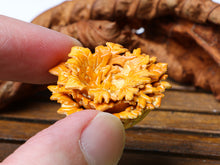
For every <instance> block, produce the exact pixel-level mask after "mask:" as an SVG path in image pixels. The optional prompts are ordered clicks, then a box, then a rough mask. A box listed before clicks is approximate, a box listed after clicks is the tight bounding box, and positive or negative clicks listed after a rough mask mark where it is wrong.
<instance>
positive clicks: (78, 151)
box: [0, 16, 125, 165]
mask: <svg viewBox="0 0 220 165" xmlns="http://www.w3.org/2000/svg"><path fill="white" fill-rule="evenodd" d="M74 45H80V43H79V42H78V41H77V40H75V39H73V38H71V37H68V36H66V35H63V34H61V33H58V32H55V31H52V30H49V29H46V28H43V27H40V26H37V25H33V24H29V23H25V22H22V21H18V20H15V19H12V18H8V17H5V16H0V59H1V60H0V66H1V69H0V80H14V81H22V82H28V83H39V84H40V83H49V82H53V81H54V80H55V79H56V78H55V77H53V76H52V75H50V74H49V73H48V70H49V69H50V68H52V67H53V66H55V65H57V64H58V63H60V62H61V61H64V60H66V59H67V56H66V55H67V54H68V52H69V51H70V48H71V47H72V46H74ZM124 137H125V135H124V128H123V126H122V124H121V122H120V120H119V119H118V118H116V117H115V116H113V115H111V114H108V113H104V112H99V111H96V110H85V111H81V112H77V113H74V114H72V115H70V116H68V117H66V118H64V119H62V120H60V121H58V122H56V123H55V124H53V125H52V126H50V127H48V128H47V129H45V130H43V131H41V132H39V133H38V134H36V135H35V136H34V137H32V138H30V139H29V140H28V141H27V142H26V143H25V144H23V145H22V146H20V147H19V148H18V149H17V150H16V151H15V152H14V153H12V154H11V155H10V156H9V157H8V158H6V159H5V160H4V161H3V162H2V165H10V164H13V165H20V164H21V165H26V164H27V165H29V164H31V165H34V164H37V165H50V164H53V165H59V164H62V165H69V164H71V165H72V164H77V165H81V164H92V165H99V164H100V165H113V164H117V162H118V161H119V159H120V156H121V154H122V151H123V148H124V140H125V138H124ZM0 164H1V163H0Z"/></svg>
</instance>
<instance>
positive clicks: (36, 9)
mask: <svg viewBox="0 0 220 165" xmlns="http://www.w3.org/2000/svg"><path fill="white" fill-rule="evenodd" d="M64 1H65V0H19V1H18V0H7V1H6V0H1V1H0V14H1V15H6V16H9V17H13V18H17V19H20V20H23V21H26V22H31V21H32V20H33V18H35V17H36V16H37V15H39V14H40V13H42V12H44V11H45V10H47V9H49V8H51V7H53V6H56V5H58V4H59V3H61V2H64Z"/></svg>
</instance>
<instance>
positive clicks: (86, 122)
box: [3, 110, 125, 165]
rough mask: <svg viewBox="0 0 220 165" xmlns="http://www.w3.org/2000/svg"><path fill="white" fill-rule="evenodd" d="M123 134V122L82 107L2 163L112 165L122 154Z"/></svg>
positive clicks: (36, 136) (32, 139) (40, 133)
mask: <svg viewBox="0 0 220 165" xmlns="http://www.w3.org/2000/svg"><path fill="white" fill-rule="evenodd" d="M124 136H125V134H124V128H123V125H122V124H121V122H120V120H119V119H117V118H116V117H115V116H113V115H111V114H109V113H104V112H98V111H95V110H84V111H81V112H77V113H74V114H72V115H70V116H68V117H66V118H64V119H62V120H60V121H58V122H56V123H55V124H54V125H52V126H50V127H48V128H47V129H45V130H43V131H41V132H39V133H38V134H37V135H35V136H34V137H32V138H31V139H29V140H28V141H27V142H26V143H25V144H23V145H22V146H21V147H19V148H18V149H17V150H16V151H15V152H14V153H13V154H11V155H10V156H9V157H8V158H7V159H5V161H3V164H4V163H5V164H13V165H29V164H32V165H35V164H40V165H50V164H54V165H70V164H71V165H73V164H77V165H79V164H80V165H81V164H90V165H103V164H105V165H114V164H117V162H118V161H119V159H120V157H121V154H122V151H123V148H124V140H125V138H124Z"/></svg>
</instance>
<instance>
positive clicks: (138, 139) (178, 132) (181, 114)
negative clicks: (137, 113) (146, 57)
mask: <svg viewBox="0 0 220 165" xmlns="http://www.w3.org/2000/svg"><path fill="white" fill-rule="evenodd" d="M172 84H173V88H172V90H169V91H167V92H166V94H165V95H166V96H165V98H164V99H163V101H162V106H161V107H160V108H159V109H157V110H153V111H152V112H151V113H150V114H149V115H148V116H147V117H146V118H145V119H144V120H143V121H141V122H140V123H139V124H137V125H136V126H134V127H133V128H130V129H128V130H126V146H125V151H124V154H123V156H122V159H121V161H120V163H119V164H120V165H124V164H126V165H127V164H128V165H129V164H158V165H160V164H164V165H188V164H193V165H194V164H196V165H197V164H201V165H205V164H208V165H214V164H220V102H217V101H216V100H215V98H214V97H213V95H212V94H211V93H206V92H204V91H201V90H197V89H195V88H193V87H189V86H182V85H180V84H177V83H172ZM49 96H50V93H49V92H48V91H44V92H40V93H38V94H36V95H35V96H33V97H31V98H29V99H26V100H23V101H20V102H19V103H14V104H13V105H11V106H10V107H7V108H5V109H3V110H1V111H0V161H1V160H3V159H4V158H5V157H6V156H7V155H9V154H10V153H12V152H13V151H14V150H15V149H16V148H17V147H19V146H20V145H21V144H23V143H24V142H25V141H26V140H27V139H29V138H30V137H31V136H33V135H35V134H36V133H37V132H39V131H40V130H42V129H44V128H47V127H48V126H50V125H51V124H52V123H54V122H55V121H57V120H59V119H61V118H63V117H64V116H62V115H59V114H57V113H56V110H57V109H58V108H59V104H57V103H55V102H52V101H50V100H49Z"/></svg>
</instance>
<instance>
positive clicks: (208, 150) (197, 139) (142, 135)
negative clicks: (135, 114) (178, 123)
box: [126, 129, 220, 159]
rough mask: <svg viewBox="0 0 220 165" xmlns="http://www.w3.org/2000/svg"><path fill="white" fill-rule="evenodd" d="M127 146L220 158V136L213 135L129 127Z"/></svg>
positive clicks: (136, 148) (129, 147)
mask: <svg viewBox="0 0 220 165" xmlns="http://www.w3.org/2000/svg"><path fill="white" fill-rule="evenodd" d="M126 148H128V149H135V150H144V151H159V152H167V153H178V154H189V155H200V156H210V157H218V158H219V159H220V137H218V136H217V137H215V136H213V135H202V134H185V133H179V132H168V131H167V132H166V131H160V132H159V131H155V130H149V129H129V130H127V131H126Z"/></svg>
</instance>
